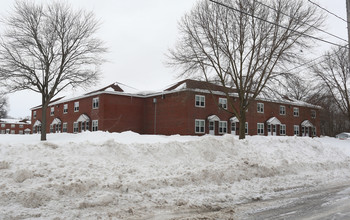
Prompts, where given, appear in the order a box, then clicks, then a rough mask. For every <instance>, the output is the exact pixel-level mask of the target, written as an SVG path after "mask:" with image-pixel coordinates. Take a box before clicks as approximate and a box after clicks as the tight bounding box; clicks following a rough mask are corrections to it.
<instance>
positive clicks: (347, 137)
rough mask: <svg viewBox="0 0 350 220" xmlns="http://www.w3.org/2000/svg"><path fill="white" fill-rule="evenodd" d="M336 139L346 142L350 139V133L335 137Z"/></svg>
mask: <svg viewBox="0 0 350 220" xmlns="http://www.w3.org/2000/svg"><path fill="white" fill-rule="evenodd" d="M335 137H336V138H339V139H340V140H346V139H350V133H347V132H343V133H340V134H338V135H336V136H335Z"/></svg>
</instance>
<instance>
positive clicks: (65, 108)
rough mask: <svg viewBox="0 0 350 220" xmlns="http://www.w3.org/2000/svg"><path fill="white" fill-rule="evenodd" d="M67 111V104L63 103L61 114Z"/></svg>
mask: <svg viewBox="0 0 350 220" xmlns="http://www.w3.org/2000/svg"><path fill="white" fill-rule="evenodd" d="M67 113H68V104H64V105H63V114H67Z"/></svg>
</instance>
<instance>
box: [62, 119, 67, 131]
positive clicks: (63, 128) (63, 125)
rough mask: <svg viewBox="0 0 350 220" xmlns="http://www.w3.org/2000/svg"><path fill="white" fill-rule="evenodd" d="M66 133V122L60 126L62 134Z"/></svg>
mask: <svg viewBox="0 0 350 220" xmlns="http://www.w3.org/2000/svg"><path fill="white" fill-rule="evenodd" d="M67 132H68V127H67V122H64V123H63V124H62V133H67Z"/></svg>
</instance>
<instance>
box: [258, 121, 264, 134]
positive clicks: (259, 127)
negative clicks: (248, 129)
mask: <svg viewBox="0 0 350 220" xmlns="http://www.w3.org/2000/svg"><path fill="white" fill-rule="evenodd" d="M258 135H264V123H258Z"/></svg>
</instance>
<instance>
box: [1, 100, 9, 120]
mask: <svg viewBox="0 0 350 220" xmlns="http://www.w3.org/2000/svg"><path fill="white" fill-rule="evenodd" d="M7 104H8V103H7V98H6V97H5V96H1V95H0V118H6V117H7Z"/></svg>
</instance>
